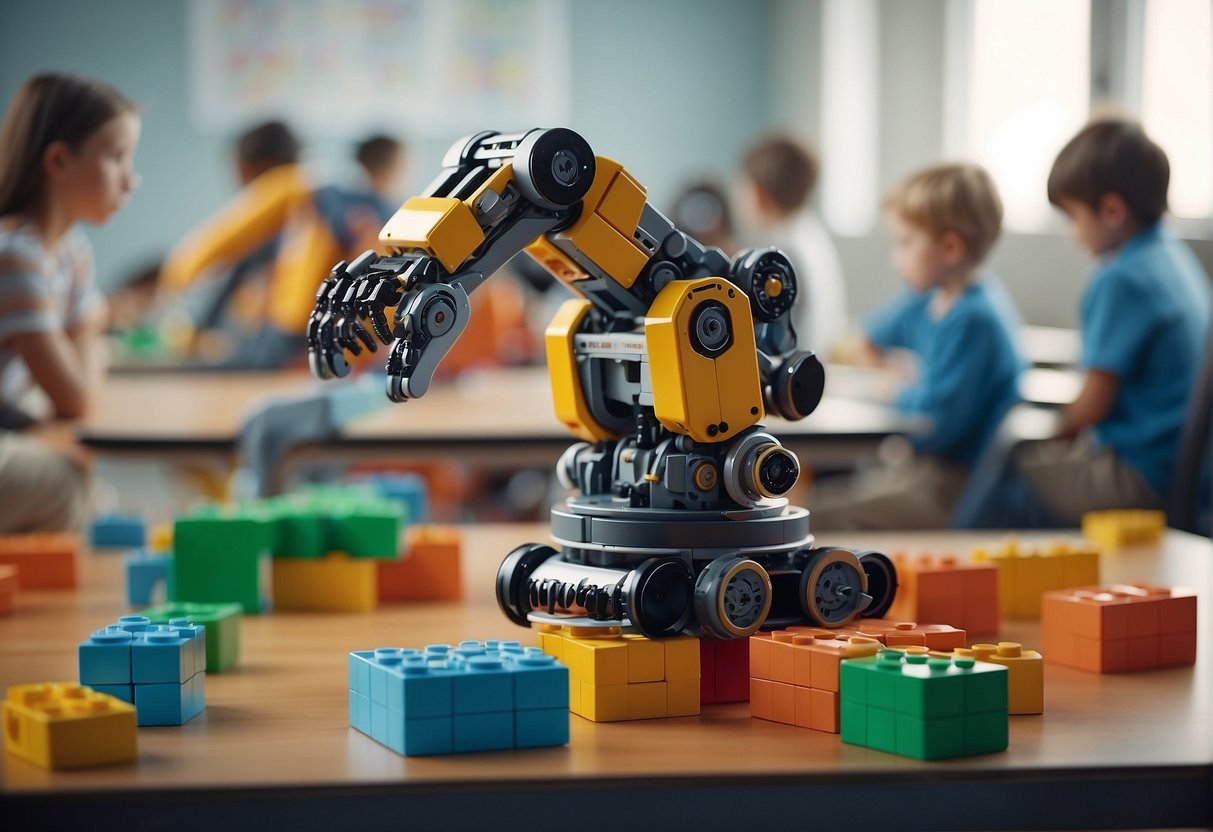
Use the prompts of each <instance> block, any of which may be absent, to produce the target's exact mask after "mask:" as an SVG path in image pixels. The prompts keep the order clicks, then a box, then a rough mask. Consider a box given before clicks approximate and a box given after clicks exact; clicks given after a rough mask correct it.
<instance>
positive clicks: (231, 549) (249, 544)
mask: <svg viewBox="0 0 1213 832" xmlns="http://www.w3.org/2000/svg"><path fill="white" fill-rule="evenodd" d="M271 543H272V534H271V530H270V528H269V527H268V526H267V524H266V523H265V521H264V519H263V518H261V517H257V516H253V515H250V514H247V513H240V512H238V511H235V510H233V511H223V510H220V509H218V508H211V509H210V510H208V511H206V512H204V513H199V514H196V515H193V516H190V517H182V518H179V519H178V520H177V522H176V523H175V524H174V526H173V557H172V562H171V564H170V567H169V573H168V581H169V583H168V596H169V598H170V599H172V600H173V601H194V602H200V603H209V604H220V603H227V602H234V603H237V604H240V606H241V608H242V609H243V610H244V611H245V612H246V613H250V614H256V613H259V612H261V611H262V610H264V609H267V608H268V607H269V598H268V588H269V587H268V584H269V581H268V574H269V557H270V546H271Z"/></svg>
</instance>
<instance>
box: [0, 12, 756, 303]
mask: <svg viewBox="0 0 1213 832" xmlns="http://www.w3.org/2000/svg"><path fill="white" fill-rule="evenodd" d="M186 7H187V3H186V0H111V2H105V3H98V2H95V0H40V2H38V3H6V4H5V7H4V12H3V25H2V26H0V101H7V100H8V99H9V98H11V96H12V94H13V92H14V91H15V90H16V88H17V87H18V86H19V85H20V84H21V82H22V81H23V80H24V79H25V78H26V77H27V76H29V75H30V74H32V73H34V72H37V71H40V70H46V69H56V70H61V71H70V72H80V73H87V74H91V75H95V76H99V77H101V78H104V79H105V80H107V81H109V82H111V83H113V84H115V85H117V86H118V87H119V88H120V89H122V90H123V91H125V92H126V93H127V94H129V95H131V96H133V97H134V98H135V99H136V100H137V101H138V102H139V103H140V104H141V105H142V106H143V108H144V133H143V141H142V143H141V145H140V149H139V155H138V159H137V164H138V168H139V170H140V173H141V174H142V175H143V185H142V187H141V189H140V190H139V192H138V193H136V195H135V197H134V199H133V200H132V201H131V203H130V204H129V205H128V206H127V208H126V209H125V210H124V211H123V212H122V213H121V214H119V215H118V216H117V217H116V218H115V219H114V220H113V221H112V222H111V223H110V225H108V226H106V227H104V228H100V229H96V230H93V231H91V232H90V236H91V237H92V239H93V241H94V245H95V248H96V253H97V261H98V264H99V277H100V279H101V280H102V282H103V285H113V284H114V283H115V282H116V281H118V280H119V279H121V277H122V276H123V275H126V274H129V273H130V272H131V271H132V270H134V269H136V268H137V267H139V266H140V265H142V264H143V263H145V262H147V261H151V260H153V259H154V258H157V257H160V256H162V255H163V253H164V252H165V251H166V250H167V249H168V248H169V247H170V246H171V245H172V244H173V242H174V241H175V240H177V239H178V238H179V237H180V236H181V235H182V234H183V233H185V232H186V231H187V230H188V229H189V228H191V227H192V226H193V225H195V224H196V223H197V222H198V221H199V220H200V219H202V218H203V217H205V216H206V215H207V214H208V213H209V212H211V211H212V210H214V209H215V208H216V207H217V206H218V205H220V204H221V203H222V201H223V200H224V199H225V198H226V197H227V196H229V195H230V194H231V193H232V192H233V191H234V189H235V186H236V182H235V179H234V174H233V172H232V165H231V163H230V160H229V157H228V147H229V139H230V137H228V136H224V135H214V134H211V133H208V132H205V131H200V130H198V129H196V128H195V126H194V125H193V124H192V122H191V120H190V117H189V111H188V91H189V76H188V74H187V73H188V68H187V64H186V57H185V50H186V28H185V27H186V17H187V14H186ZM569 18H570V28H571V31H570V33H569V36H570V38H571V41H572V60H571V67H570V72H571V73H572V78H571V84H570V86H571V89H572V92H573V100H572V102H571V108H570V114H571V117H570V126H572V127H573V128H574V129H577V130H579V131H582V132H583V134H584V135H585V136H586V137H587V139H588V140H589V141H590V143H591V145H592V146H593V147H594V149H595V150H596V151H597V152H598V153H601V154H603V155H606V156H610V157H612V158H616V159H618V160H619V161H621V162H622V163H623V164H625V165H626V166H627V167H628V169H629V170H631V171H632V172H633V173H634V174H635V175H636V176H637V177H638V178H639V179H640V181H641V182H643V183H644V184H645V185H647V186H648V188H649V189H650V195H651V197H652V199H653V200H654V201H656V202H657V203H658V204H659V205H664V204H666V203H667V202H668V201H669V200H670V199H671V198H672V197H673V195H674V194H675V193H676V191H677V189H678V187H679V186H680V185H681V184H682V183H683V182H685V181H687V180H688V179H690V178H691V177H694V176H698V175H700V174H703V173H714V174H716V175H718V176H725V175H727V173H728V171H729V170H730V169H731V166H732V164H733V162H734V160H735V159H736V158H737V157H738V156H739V155H740V153H741V151H742V149H743V147H744V146H745V144H746V142H747V141H748V140H749V138H750V136H751V135H752V132H753V131H754V130H755V129H758V128H760V127H761V126H762V125H763V124H764V123H765V121H766V118H767V114H768V112H769V110H770V105H769V100H768V89H769V83H768V79H769V77H770V65H769V61H768V59H767V55H768V53H769V48H768V43H769V38H770V30H771V15H770V8H769V5H768V4H767V3H764V2H760V3H753V4H751V3H737V2H733V0H662V2H660V3H651V2H646V0H610V2H601V1H600V0H571V2H570V5H569ZM52 33H53V34H52ZM385 106H390V103H388V102H385ZM522 126H525V125H486V127H489V128H495V129H503V130H510V129H517V128H518V127H522ZM455 138H456V137H455V136H451V137H449V138H430V139H425V140H420V143H419V144H417V145H415V146H414V151H415V152H414V156H413V160H412V165H411V183H410V191H414V190H416V189H418V188H421V187H423V186H424V185H425V184H426V183H427V182H429V181H430V180H431V179H432V178H433V176H434V175H435V173H436V172H437V170H438V165H439V163H440V161H441V158H442V153H443V152H444V151H445V150H446V148H447V145H448V144H449V142H450V141H451V140H453V139H455ZM348 152H349V151H348V149H347V147H346V144H345V142H343V141H338V140H334V139H314V140H311V141H309V145H308V158H309V160H310V161H311V162H312V163H314V164H315V165H316V166H317V167H318V168H321V169H323V170H327V171H329V172H339V171H341V170H342V168H343V167H348V165H347V164H346V163H345V162H344V160H345V158H346V156H347V155H348Z"/></svg>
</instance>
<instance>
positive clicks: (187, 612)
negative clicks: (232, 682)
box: [140, 603, 240, 673]
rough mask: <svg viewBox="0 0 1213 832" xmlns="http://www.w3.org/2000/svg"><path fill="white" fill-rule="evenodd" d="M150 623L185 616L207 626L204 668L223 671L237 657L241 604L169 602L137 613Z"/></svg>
mask: <svg viewBox="0 0 1213 832" xmlns="http://www.w3.org/2000/svg"><path fill="white" fill-rule="evenodd" d="M140 615H142V616H143V617H144V618H146V619H148V620H149V621H150V622H151V623H152V624H169V623H171V622H172V621H173V620H174V619H178V618H184V619H186V620H187V621H189V622H190V623H191V624H198V625H200V626H202V627H203V628H204V629H205V630H206V671H207V672H208V673H222V672H223V671H225V670H228V669H229V668H232V667H235V666H236V662H238V661H239V660H240V605H239V604H191V603H172V604H161V605H160V606H158V607H150V608H148V609H146V610H143V612H141V613H140Z"/></svg>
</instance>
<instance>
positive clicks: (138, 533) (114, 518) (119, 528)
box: [92, 514, 147, 549]
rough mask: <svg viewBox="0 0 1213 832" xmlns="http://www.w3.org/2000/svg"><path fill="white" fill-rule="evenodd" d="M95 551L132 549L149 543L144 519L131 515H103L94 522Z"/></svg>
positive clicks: (93, 538) (93, 539)
mask: <svg viewBox="0 0 1213 832" xmlns="http://www.w3.org/2000/svg"><path fill="white" fill-rule="evenodd" d="M92 541H93V548H95V549H132V548H136V547H140V546H143V545H144V544H145V543H146V541H147V528H146V527H145V526H144V523H143V518H142V517H139V516H137V515H129V514H101V515H98V516H97V518H96V519H95V520H93V534H92Z"/></svg>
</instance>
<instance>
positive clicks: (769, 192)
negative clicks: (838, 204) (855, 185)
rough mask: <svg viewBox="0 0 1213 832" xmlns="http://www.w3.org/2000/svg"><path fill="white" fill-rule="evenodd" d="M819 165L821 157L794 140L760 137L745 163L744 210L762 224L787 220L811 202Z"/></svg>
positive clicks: (747, 153) (742, 196)
mask: <svg viewBox="0 0 1213 832" xmlns="http://www.w3.org/2000/svg"><path fill="white" fill-rule="evenodd" d="M819 167H820V166H819V164H818V162H817V156H816V155H815V154H814V153H813V152H812V151H811V150H809V149H808V148H807V147H805V146H804V145H802V144H800V143H799V142H797V141H795V140H794V139H791V138H789V137H787V136H768V137H767V138H764V139H760V140H759V141H758V142H756V143H754V144H753V145H751V146H750V148H749V150H747V151H746V153H745V156H744V157H743V158H742V162H741V170H742V182H741V193H740V194H739V197H740V199H739V202H740V204H741V208H742V213H743V214H744V215H745V216H746V217H747V218H748V219H749V220H750V221H752V222H753V223H754V224H756V225H758V226H760V227H766V226H771V225H777V224H779V223H780V222H783V221H784V220H786V219H787V218H788V217H790V216H792V215H793V214H795V213H796V212H797V211H799V210H801V209H802V208H804V207H805V206H806V205H807V204H808V202H809V197H810V196H812V194H813V188H814V187H816V185H817V173H818V170H819Z"/></svg>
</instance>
